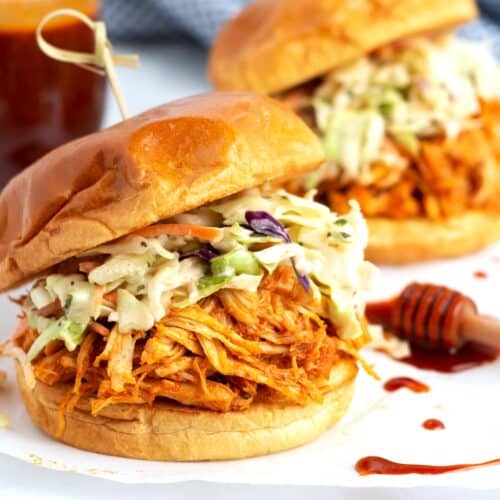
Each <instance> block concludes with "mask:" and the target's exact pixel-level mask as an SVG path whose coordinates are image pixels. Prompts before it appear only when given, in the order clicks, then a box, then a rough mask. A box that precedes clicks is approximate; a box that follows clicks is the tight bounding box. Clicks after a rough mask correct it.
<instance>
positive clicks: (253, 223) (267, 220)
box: [245, 210, 311, 293]
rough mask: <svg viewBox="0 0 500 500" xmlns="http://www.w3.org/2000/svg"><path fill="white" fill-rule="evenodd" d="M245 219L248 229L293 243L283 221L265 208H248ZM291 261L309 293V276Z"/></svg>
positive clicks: (301, 282) (298, 277)
mask: <svg viewBox="0 0 500 500" xmlns="http://www.w3.org/2000/svg"><path fill="white" fill-rule="evenodd" d="M245 219H246V221H247V223H248V224H246V225H245V227H246V228H247V229H251V230H252V231H253V232H255V233H258V234H263V235H265V236H272V237H274V238H280V239H281V240H283V241H284V242H285V243H292V239H291V238H290V235H289V234H288V232H287V230H286V228H285V226H283V224H281V222H279V221H277V220H276V219H275V218H274V217H273V216H272V215H271V214H270V213H268V212H264V211H263V210H247V211H246V212H245ZM291 261H292V266H293V270H294V271H295V274H296V276H297V279H298V280H299V282H300V284H301V285H302V286H303V287H304V290H305V291H306V292H307V293H310V292H311V283H310V281H309V278H308V277H307V276H306V275H305V274H302V273H299V271H298V270H297V267H296V266H295V262H294V260H293V259H291Z"/></svg>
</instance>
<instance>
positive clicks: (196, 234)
mask: <svg viewBox="0 0 500 500" xmlns="http://www.w3.org/2000/svg"><path fill="white" fill-rule="evenodd" d="M134 234H137V235H139V236H161V235H162V234H165V235H170V236H188V237H191V238H198V239H200V240H206V241H213V240H215V239H217V238H218V237H219V236H220V235H221V230H220V229H219V228H216V227H206V226H196V225H194V224H155V225H153V226H148V227H145V228H143V229H139V230H138V231H135V233H134Z"/></svg>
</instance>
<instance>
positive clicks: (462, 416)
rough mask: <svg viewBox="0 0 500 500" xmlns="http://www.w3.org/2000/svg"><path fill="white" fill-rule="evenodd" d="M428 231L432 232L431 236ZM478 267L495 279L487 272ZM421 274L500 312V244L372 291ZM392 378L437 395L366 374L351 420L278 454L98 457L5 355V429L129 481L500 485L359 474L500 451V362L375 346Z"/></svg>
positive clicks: (76, 464)
mask: <svg viewBox="0 0 500 500" xmlns="http://www.w3.org/2000/svg"><path fill="white" fill-rule="evenodd" d="M422 237H425V235H422ZM476 271H484V272H486V273H487V277H486V278H484V279H479V278H477V277H475V276H474V273H475V272H476ZM412 280H418V281H431V282H433V283H443V284H447V285H449V286H453V287H455V288H458V289H460V290H461V291H463V292H465V293H467V294H469V295H471V296H472V297H473V298H474V299H475V300H476V301H477V303H478V306H479V308H480V310H481V312H484V313H488V314H491V315H495V314H496V315H498V316H500V307H499V306H500V287H499V285H500V246H497V247H492V248H490V249H489V250H487V251H485V252H482V253H480V254H477V255H475V256H471V257H466V258H461V259H457V260H450V261H440V262H434V263H432V264H424V265H416V266H406V267H403V268H384V269H383V272H382V275H381V278H380V282H379V287H378V290H377V292H376V293H374V294H373V296H372V297H371V298H385V297H389V296H391V295H392V294H393V293H397V292H399V291H400V290H401V288H402V287H403V286H404V285H406V284H407V283H408V282H410V281H412ZM17 312H18V311H17V308H16V306H15V305H13V304H10V303H9V302H8V301H7V298H6V297H2V298H1V299H0V328H1V329H0V331H1V334H0V338H7V336H9V335H10V332H11V331H12V330H13V328H14V326H15V323H16V319H15V316H16V314H17ZM365 357H366V358H367V359H368V360H369V361H371V362H373V363H375V366H376V370H377V372H378V373H379V374H380V376H381V378H382V382H383V381H384V380H387V379H388V378H390V377H392V376H411V377H415V378H417V379H419V380H421V381H423V382H425V383H427V384H428V385H430V387H431V391H430V392H429V393H424V394H414V393H411V392H409V391H407V390H405V389H403V390H400V391H397V392H395V393H387V392H385V391H384V390H383V389H382V384H381V382H377V381H375V380H373V379H371V378H370V377H368V376H367V375H366V374H364V373H361V375H360V377H359V380H358V383H357V391H356V395H355V399H354V402H353V405H352V406H351V409H350V411H349V412H348V414H347V415H346V416H345V417H344V418H343V420H342V421H341V422H340V423H339V424H338V425H337V426H336V427H334V428H333V429H331V430H330V431H329V432H327V433H326V434H324V435H323V436H322V437H321V438H319V439H318V440H316V441H315V442H313V443H311V444H309V445H306V446H303V447H301V448H298V449H296V450H291V451H288V452H283V453H279V454H276V455H272V456H267V457H260V458H254V459H246V460H238V461H228V462H214V463H209V462H205V463H159V462H147V461H139V460H128V459H121V458H116V457H109V456H104V455H97V454H93V453H88V452H84V451H80V450H77V449H73V448H71V447H68V446H65V445H62V444H59V443H57V442H56V441H53V440H52V439H50V438H48V437H46V436H45V435H44V434H43V433H42V432H40V431H39V430H38V429H37V428H35V426H34V425H32V423H31V421H30V420H29V417H28V416H27V414H26V412H25V410H24V407H23V405H22V403H21V402H20V399H19V395H18V392H17V387H16V384H15V380H14V376H13V371H12V364H13V363H12V361H10V360H6V359H3V360H0V368H3V369H7V371H8V372H9V382H8V384H7V387H6V388H4V389H0V414H5V415H7V416H8V417H9V419H10V426H9V427H8V428H5V429H0V453H4V454H7V455H11V456H13V457H17V458H19V459H21V460H25V461H28V462H32V463H35V464H38V465H40V466H42V467H48V468H52V469H59V470H65V471H71V472H77V473H80V474H87V475H92V476H98V477H102V478H106V479H110V480H113V481H120V482H124V483H173V482H178V481H187V480H206V481H215V482H221V483H249V484H297V485H331V486H351V487H373V486H384V487H411V486H436V485H442V486H450V487H460V486H461V487H470V488H478V489H486V488H500V467H499V466H494V467H485V468H481V469H476V470H470V471H463V472H456V473H450V474H444V475H439V476H424V475H406V476H364V477H361V476H359V475H358V474H357V473H356V472H355V470H354V467H353V466H354V464H355V462H356V461H357V460H358V459H359V458H361V457H363V456H366V455H380V456H383V457H385V458H388V459H391V460H395V461H398V462H409V463H424V464H437V465H439V464H453V463H464V462H465V463H471V462H482V461H485V460H490V459H493V458H498V457H500V403H499V382H500V362H496V363H493V364H490V365H485V366H483V367H480V368H476V369H474V370H470V371H466V372H463V373H459V374H453V375H446V374H439V373H435V372H432V371H421V370H418V369H415V368H413V367H411V366H408V365H405V364H402V363H399V362H396V361H393V360H390V359H389V358H388V357H387V356H385V355H383V354H378V353H372V352H365ZM427 418H438V419H440V420H442V421H443V422H444V423H445V425H446V429H445V430H442V431H427V430H425V429H423V428H422V427H421V424H422V422H423V421H424V420H426V419H427Z"/></svg>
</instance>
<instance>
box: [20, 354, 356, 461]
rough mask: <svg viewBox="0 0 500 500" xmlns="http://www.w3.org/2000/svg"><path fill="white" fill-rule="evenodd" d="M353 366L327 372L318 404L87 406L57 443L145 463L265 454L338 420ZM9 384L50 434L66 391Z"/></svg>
mask: <svg viewBox="0 0 500 500" xmlns="http://www.w3.org/2000/svg"><path fill="white" fill-rule="evenodd" d="M356 373H357V367H356V364H355V363H354V361H352V360H347V359H345V360H343V361H342V362H340V363H338V364H337V365H336V366H335V367H334V369H333V372H332V377H333V378H332V380H335V381H336V383H335V389H334V390H333V391H332V392H331V393H329V394H328V395H327V396H326V397H325V401H324V402H323V404H318V403H314V404H309V405H308V406H305V407H302V406H284V405H279V404H269V403H254V404H252V406H251V407H250V409H248V410H246V411H241V412H229V413H216V412H211V411H204V410H199V409H195V408H190V407H187V406H181V405H178V404H171V403H168V402H161V403H155V404H154V405H153V406H152V407H150V406H147V405H141V406H138V405H115V406H111V407H108V408H106V409H104V410H103V411H102V413H101V414H100V415H99V416H98V417H92V416H91V415H90V413H89V411H88V402H83V403H82V404H79V406H78V408H77V409H76V410H75V411H73V412H68V413H66V426H65V430H64V433H63V435H62V437H60V438H57V439H59V440H60V441H62V442H64V443H66V444H69V445H71V446H75V447H77V448H81V449H84V450H89V451H94V452H97V453H103V454H107V455H117V456H122V457H129V458H140V459H146V460H169V461H200V460H226V459H235V458H245V457H252V456H259V455H267V454H269V453H275V452H278V451H282V450H286V449H290V448H294V447H296V446H300V445H302V444H304V443H307V442H309V441H312V440H313V439H315V438H316V437H318V436H319V435H320V434H322V433H323V432H324V431H326V430H327V429H328V428H329V427H331V426H332V425H333V424H334V423H335V422H337V421H338V420H339V419H340V417H342V416H343V415H344V413H345V412H346V411H347V408H348V406H349V404H350V402H351V399H352V393H353V389H354V380H355V377H356ZM17 379H18V382H19V385H20V388H21V394H22V397H23V400H24V404H25V406H26V409H27V410H28V413H29V414H30V416H31V418H32V420H33V422H34V423H35V424H37V425H38V426H39V427H40V428H41V429H42V430H43V431H44V432H46V433H47V434H49V435H50V436H52V437H56V433H57V427H58V405H59V402H60V401H61V399H62V397H63V396H64V394H65V392H66V391H67V390H68V387H64V386H55V387H49V386H47V385H45V384H42V383H40V382H37V383H36V386H35V388H34V389H33V390H31V389H29V388H28V387H27V385H26V380H25V378H24V375H23V371H22V369H21V368H20V366H19V364H17Z"/></svg>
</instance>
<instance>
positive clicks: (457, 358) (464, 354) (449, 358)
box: [398, 342, 499, 373]
mask: <svg viewBox="0 0 500 500" xmlns="http://www.w3.org/2000/svg"><path fill="white" fill-rule="evenodd" d="M498 354H499V352H498V350H497V349H496V348H494V347H490V346H485V345H482V344H475V343H473V342H470V343H468V344H466V345H464V346H463V347H462V348H460V349H459V350H458V351H455V352H453V353H451V352H447V351H437V350H435V351H434V350H429V349H424V348H422V347H417V346H414V345H412V346H411V354H410V356H408V357H406V358H403V359H400V360H398V361H402V362H403V363H407V364H409V365H412V366H415V367H417V368H420V369H423V370H433V371H436V372H441V373H456V372H462V371H464V370H470V369H471V368H476V367H478V366H481V365H483V364H485V363H492V362H493V361H495V360H496V359H497V358H498Z"/></svg>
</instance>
